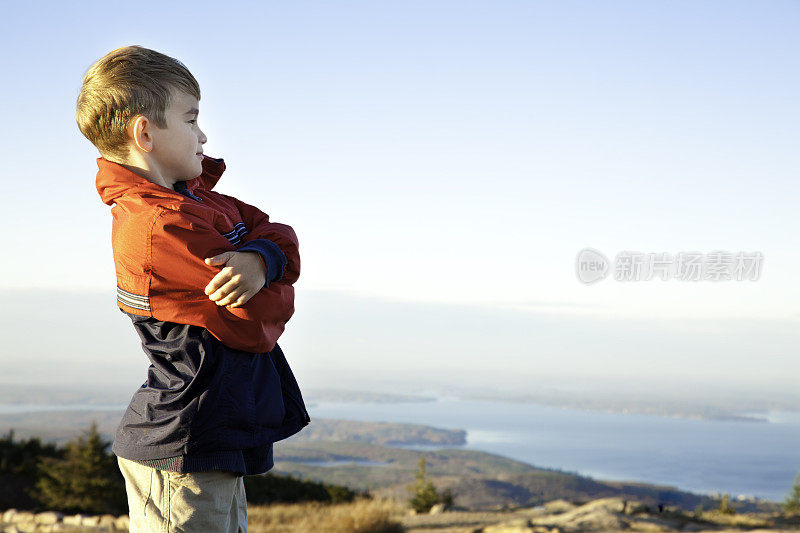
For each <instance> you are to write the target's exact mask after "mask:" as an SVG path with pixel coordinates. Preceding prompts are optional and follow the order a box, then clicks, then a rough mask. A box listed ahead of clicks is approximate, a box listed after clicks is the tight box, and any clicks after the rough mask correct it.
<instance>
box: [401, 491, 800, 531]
mask: <svg viewBox="0 0 800 533" xmlns="http://www.w3.org/2000/svg"><path fill="white" fill-rule="evenodd" d="M400 520H401V522H402V523H403V525H404V526H405V527H406V528H407V531H408V533H576V532H600V531H641V532H670V531H693V532H703V531H707V532H711V531H713V532H717V533H721V532H733V531H736V532H740V531H750V532H753V533H755V532H758V531H770V532H776V531H787V532H788V531H794V532H797V531H800V517H792V518H786V517H784V518H782V517H780V515H777V514H774V515H767V514H763V513H761V514H755V513H748V514H738V515H724V514H721V513H719V512H717V511H705V512H703V513H702V515H701V516H700V517H695V516H694V513H689V512H686V511H682V510H680V509H677V508H672V507H666V508H662V510H661V511H660V512H659V510H658V509H657V508H654V509H651V508H648V507H646V506H644V505H642V504H640V503H638V502H635V501H627V502H626V501H625V500H623V499H622V498H603V499H600V500H595V501H592V502H589V503H587V504H585V505H579V506H578V505H573V504H571V503H569V502H566V501H563V500H556V501H552V502H549V503H547V504H546V505H544V506H540V507H534V508H524V509H517V510H515V511H497V512H479V513H476V512H443V513H437V514H426V515H407V516H404V517H402V518H401V519H400Z"/></svg>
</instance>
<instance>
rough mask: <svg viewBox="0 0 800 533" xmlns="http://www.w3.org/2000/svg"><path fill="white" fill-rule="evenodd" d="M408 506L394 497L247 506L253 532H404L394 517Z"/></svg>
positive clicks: (248, 524)
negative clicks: (338, 501)
mask: <svg viewBox="0 0 800 533" xmlns="http://www.w3.org/2000/svg"><path fill="white" fill-rule="evenodd" d="M405 511H406V508H405V507H404V506H403V505H402V504H400V503H397V502H395V501H393V500H385V499H372V500H370V499H365V498H359V499H356V500H355V501H354V502H352V503H337V504H329V503H320V502H308V503H296V504H282V503H276V504H272V505H248V506H247V529H248V531H250V532H251V533H301V532H302V533H307V532H309V531H312V532H314V533H345V532H346V533H402V532H404V531H405V528H404V527H403V526H402V525H401V524H400V522H399V520H397V519H395V518H394V517H398V516H399V515H402V514H404V513H405Z"/></svg>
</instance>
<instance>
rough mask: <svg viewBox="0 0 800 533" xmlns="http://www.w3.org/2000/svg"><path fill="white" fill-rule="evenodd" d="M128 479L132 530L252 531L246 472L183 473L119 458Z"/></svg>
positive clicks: (169, 532) (151, 532)
mask: <svg viewBox="0 0 800 533" xmlns="http://www.w3.org/2000/svg"><path fill="white" fill-rule="evenodd" d="M117 461H118V462H119V468H120V470H121V471H122V475H123V476H124V477H125V489H126V490H127V493H128V509H129V516H130V520H131V525H130V531H131V533H172V532H186V533H217V532H219V533H239V532H242V531H244V532H246V531H247V501H246V500H245V493H244V482H243V480H242V476H237V475H235V474H233V473H232V472H221V471H210V472H193V473H191V474H178V473H177V472H168V471H166V470H158V469H155V468H150V467H148V466H144V465H141V464H139V463H136V462H134V461H129V460H127V459H123V458H122V457H117Z"/></svg>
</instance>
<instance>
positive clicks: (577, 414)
mask: <svg viewBox="0 0 800 533" xmlns="http://www.w3.org/2000/svg"><path fill="white" fill-rule="evenodd" d="M125 407H126V406H125V405H89V404H83V405H62V406H52V405H0V414H8V413H21V412H33V411H53V410H72V409H89V410H118V411H119V412H120V415H121V414H122V412H123V411H124V410H125ZM307 408H308V411H309V414H310V415H311V420H312V422H311V423H312V424H313V423H314V418H315V417H319V418H343V419H350V420H364V421H376V422H379V421H382V422H406V423H413V424H426V425H430V426H435V427H442V428H450V429H464V430H466V431H467V443H466V445H464V446H463V448H467V449H473V450H482V451H486V452H490V453H495V454H498V455H503V456H506V457H510V458H512V459H516V460H519V461H523V462H526V463H529V464H531V465H534V466H540V467H546V468H557V469H560V470H565V471H569V472H577V473H579V474H583V475H587V476H591V477H593V478H595V479H599V480H618V481H622V480H627V481H642V482H646V483H655V484H661V485H670V486H674V487H677V488H679V489H681V490H688V491H692V492H696V493H703V494H709V493H712V492H719V493H725V492H727V493H730V494H731V495H732V496H737V495H739V494H744V495H747V496H756V497H759V498H764V499H769V500H773V501H782V500H783V498H784V497H785V496H786V494H787V493H788V492H789V488H790V487H791V485H792V483H793V481H794V476H795V475H796V474H797V473H798V472H799V471H800V412H797V411H791V412H790V411H770V412H768V413H753V414H757V415H758V416H762V417H766V418H767V419H768V421H767V422H742V421H719V420H694V419H685V418H668V417H659V416H650V415H639V414H630V413H629V414H621V413H604V412H599V411H584V410H579V409H561V408H557V407H544V406H538V405H527V404H522V403H507V402H491V401H471V400H459V399H453V398H449V399H441V400H439V401H436V402H424V403H395V404H389V403H380V404H369V403H343V402H319V403H312V402H308V404H307ZM743 414H744V413H743ZM411 447H413V448H418V449H436V448H439V447H437V446H411ZM446 447H448V448H452V447H454V446H446ZM455 447H457V446H455ZM275 453H276V459H279V456H280V443H278V447H277V448H276V450H275ZM348 462H349V461H348ZM324 466H334V464H327V463H326V464H325V465H324Z"/></svg>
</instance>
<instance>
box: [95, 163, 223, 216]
mask: <svg viewBox="0 0 800 533" xmlns="http://www.w3.org/2000/svg"><path fill="white" fill-rule="evenodd" d="M97 167H98V171H97V178H96V179H95V185H96V186H97V192H98V193H99V194H100V198H101V199H102V200H103V203H105V204H108V205H111V204H113V203H114V202H116V200H117V199H118V198H119V197H121V196H125V195H126V194H128V193H129V192H130V191H131V190H134V189H135V190H137V191H138V192H149V193H151V194H155V195H158V196H163V197H166V198H175V199H181V200H183V199H185V196H183V195H182V194H181V193H179V192H178V191H173V190H172V189H169V188H167V187H164V186H163V185H159V184H157V183H153V182H152V181H149V180H148V179H147V178H145V177H143V176H140V175H139V174H137V173H135V172H133V171H131V170H128V169H127V168H125V167H124V166H122V165H120V164H119V163H114V162H113V161H109V160H108V159H105V158H103V157H98V158H97ZM224 171H225V161H224V160H223V159H221V158H220V159H215V158H213V157H209V156H207V155H205V154H204V155H203V173H202V174H200V175H199V176H198V177H196V178H193V179H190V180H186V188H187V189H188V190H189V191H190V192H194V190H195V189H196V188H198V187H201V188H203V189H205V190H211V189H213V188H214V186H215V185H216V184H217V182H218V181H219V179H220V177H221V176H222V173H223V172H224Z"/></svg>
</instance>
